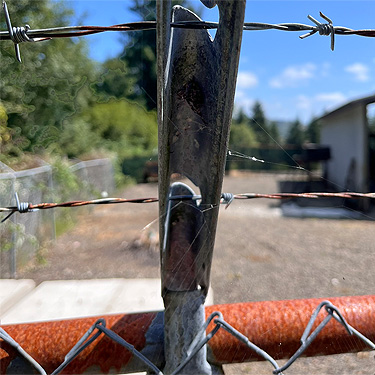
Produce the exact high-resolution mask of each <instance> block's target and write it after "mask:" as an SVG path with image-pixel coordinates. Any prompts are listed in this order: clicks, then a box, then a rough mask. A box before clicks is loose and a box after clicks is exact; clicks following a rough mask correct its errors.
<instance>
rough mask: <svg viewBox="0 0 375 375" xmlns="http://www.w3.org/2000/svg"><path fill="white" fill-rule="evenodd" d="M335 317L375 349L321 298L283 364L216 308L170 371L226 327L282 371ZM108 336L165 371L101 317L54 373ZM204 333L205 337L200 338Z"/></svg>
mask: <svg viewBox="0 0 375 375" xmlns="http://www.w3.org/2000/svg"><path fill="white" fill-rule="evenodd" d="M323 308H324V309H325V311H326V313H327V315H326V316H325V317H324V319H323V320H322V321H321V322H320V323H319V325H318V326H317V327H316V328H315V330H314V331H312V332H311V330H312V327H313V325H314V323H315V321H316V320H317V318H318V315H319V313H320V311H321V310H322V309H323ZM332 318H334V319H335V320H336V321H337V322H339V323H340V324H341V325H342V326H343V327H344V328H345V330H346V331H347V333H348V335H350V336H353V335H354V336H356V337H357V338H358V339H360V340H361V341H363V342H364V343H365V344H366V345H367V346H369V347H370V348H371V349H372V350H375V343H373V342H372V341H371V340H369V339H368V338H367V337H366V336H364V335H363V334H362V333H360V332H358V331H357V330H356V329H355V328H353V327H352V326H351V325H349V324H348V322H347V321H346V320H345V318H344V317H343V315H342V314H341V312H340V311H339V309H338V308H337V307H336V306H334V305H333V304H332V303H331V302H330V301H322V302H321V303H320V304H319V305H318V307H317V308H316V309H315V311H314V312H313V313H312V315H311V318H310V320H309V322H308V324H307V325H306V328H305V330H304V332H303V334H302V336H301V339H300V341H301V346H300V347H299V348H298V349H297V351H296V352H295V353H294V354H293V355H292V356H291V357H290V359H289V360H288V361H287V362H286V363H285V364H284V365H283V366H281V367H280V366H279V365H278V364H277V362H276V360H275V359H274V358H273V357H272V356H271V355H269V354H268V353H267V352H265V351H264V350H263V349H261V348H260V347H258V346H257V345H255V344H254V343H252V342H251V341H250V340H249V339H248V338H247V337H246V336H245V335H243V334H242V333H241V332H239V331H237V330H236V329H235V328H234V327H233V326H232V325H230V324H229V323H228V322H226V321H225V320H224V317H223V315H222V313H221V312H219V311H215V312H213V313H212V314H211V315H210V316H209V317H208V318H207V320H206V322H205V323H204V325H203V326H202V328H201V330H200V331H199V332H198V333H197V335H196V337H195V338H194V339H193V341H192V342H191V344H190V346H189V348H188V349H187V351H186V357H185V359H184V360H183V361H182V362H181V363H180V364H179V365H178V366H177V368H176V369H175V370H174V371H173V372H172V373H171V375H177V374H178V373H180V371H181V370H182V369H183V368H184V367H185V366H186V365H187V364H188V363H189V362H190V360H191V359H192V358H193V357H194V356H195V355H196V354H197V353H198V352H199V350H201V349H202V347H203V346H204V345H206V344H207V343H208V341H210V340H211V339H212V338H213V336H214V335H215V334H216V333H217V332H218V331H219V330H220V329H221V328H222V329H224V330H225V331H227V332H228V333H229V334H231V335H232V336H234V337H235V338H236V339H237V340H238V341H241V342H242V343H244V344H245V345H246V346H247V347H248V348H250V349H251V350H253V351H254V352H255V353H256V354H258V355H259V356H260V357H262V358H263V359H265V360H266V361H268V362H269V363H271V365H272V366H273V367H274V370H273V372H272V373H273V374H275V375H276V374H283V371H284V370H286V369H287V368H289V367H290V366H291V365H292V364H293V363H294V362H295V361H296V360H297V359H298V358H299V357H300V356H301V355H302V354H303V352H304V351H305V350H306V349H307V348H308V347H309V346H310V345H311V344H312V342H313V341H314V340H315V339H316V337H317V336H318V335H319V333H320V332H321V331H322V330H323V329H324V328H325V327H326V326H327V324H328V323H329V322H330V320H331V319H332ZM212 322H213V323H214V324H215V326H214V327H213V328H212V329H211V331H210V332H209V333H208V334H206V330H207V328H208V327H209V325H210V323H212ZM102 333H103V334H104V335H106V336H108V337H109V338H110V339H112V340H113V341H114V342H116V343H118V344H120V345H122V346H123V347H125V348H126V349H127V350H129V351H130V352H131V353H132V354H133V355H134V356H136V357H137V358H139V359H140V360H141V361H142V362H143V363H144V364H145V365H146V366H147V367H148V368H149V369H151V370H152V371H153V372H154V373H155V374H157V375H163V372H162V371H161V370H160V369H159V368H158V367H157V366H155V365H154V364H153V363H152V362H151V361H150V360H149V359H148V358H147V357H145V356H144V355H143V354H142V353H141V352H139V351H138V350H137V349H136V348H135V347H134V346H133V345H132V344H130V343H128V342H127V341H126V340H124V339H123V338H122V337H121V336H119V335H118V334H117V333H115V332H114V331H112V330H110V329H108V328H107V327H106V322H105V319H103V318H101V319H98V320H97V321H96V322H95V323H94V324H93V325H92V326H91V327H90V328H89V329H88V330H87V332H86V333H85V334H84V335H83V336H82V337H81V338H80V339H79V341H78V342H77V343H76V344H75V345H74V346H73V348H72V349H71V350H70V351H69V353H68V354H67V355H66V356H65V358H64V361H63V363H62V364H61V365H59V366H58V367H57V368H56V370H54V371H53V372H52V373H51V375H57V374H59V373H60V372H61V371H62V370H63V369H64V368H65V367H66V366H68V365H69V363H70V362H72V361H73V360H74V359H75V358H76V357H77V356H78V355H79V354H80V353H81V352H82V351H83V350H84V349H86V348H87V347H88V346H89V345H90V344H91V343H93V342H94V341H95V340H96V339H98V337H99V336H101V334H102ZM202 335H204V338H203V339H201V337H202ZM0 338H1V339H2V340H4V341H5V342H7V343H8V344H9V345H11V346H13V347H15V348H16V349H17V350H18V352H19V353H20V354H21V355H22V356H23V357H24V358H25V359H26V360H27V361H28V362H29V363H31V364H32V365H33V366H34V368H35V369H37V370H38V371H39V373H40V374H42V375H46V374H47V373H46V371H45V370H44V369H43V367H42V366H41V365H40V364H39V363H38V362H36V361H35V359H33V358H32V357H31V356H30V355H29V354H28V353H27V352H26V351H25V350H23V349H22V347H21V346H20V345H19V344H18V343H17V342H16V341H15V340H14V339H13V338H12V337H11V336H10V335H9V334H8V333H7V332H6V331H5V330H4V329H3V328H1V327H0Z"/></svg>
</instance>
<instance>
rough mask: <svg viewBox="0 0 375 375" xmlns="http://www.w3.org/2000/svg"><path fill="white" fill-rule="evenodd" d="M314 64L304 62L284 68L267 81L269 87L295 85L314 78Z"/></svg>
mask: <svg viewBox="0 0 375 375" xmlns="http://www.w3.org/2000/svg"><path fill="white" fill-rule="evenodd" d="M315 71H316V65H315V64H312V63H306V64H302V65H291V66H288V67H287V68H285V69H284V70H283V71H282V73H281V74H279V75H278V76H276V77H274V78H272V79H271V80H270V81H269V84H270V86H271V87H274V88H278V89H279V88H284V87H297V86H300V85H301V84H303V83H305V82H307V81H308V80H310V79H312V78H314V76H315Z"/></svg>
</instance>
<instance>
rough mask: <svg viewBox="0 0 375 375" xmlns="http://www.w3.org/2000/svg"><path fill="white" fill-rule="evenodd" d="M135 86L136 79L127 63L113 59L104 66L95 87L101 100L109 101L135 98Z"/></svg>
mask: <svg viewBox="0 0 375 375" xmlns="http://www.w3.org/2000/svg"><path fill="white" fill-rule="evenodd" d="M135 84H136V77H135V76H134V75H133V74H131V72H130V69H129V67H128V64H127V62H126V61H124V60H120V59H118V58H113V59H109V60H107V61H105V62H104V63H103V64H102V66H101V67H100V72H99V78H98V81H97V82H95V83H94V85H93V87H94V88H95V90H96V92H97V93H98V94H99V96H100V97H101V99H104V100H108V99H109V98H117V99H120V98H130V97H133V96H134V86H135Z"/></svg>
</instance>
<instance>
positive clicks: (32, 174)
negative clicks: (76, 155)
mask: <svg viewBox="0 0 375 375" xmlns="http://www.w3.org/2000/svg"><path fill="white" fill-rule="evenodd" d="M43 164H44V165H42V166H40V167H37V168H32V169H27V170H23V171H14V170H13V169H11V168H10V167H8V166H7V165H5V164H4V163H0V206H1V207H7V206H13V205H14V204H15V193H17V194H18V196H19V197H20V199H21V200H22V201H25V202H52V201H54V200H56V199H57V200H58V199H61V198H60V197H59V196H58V195H60V194H59V192H64V193H63V194H64V198H66V197H68V198H69V199H92V198H98V197H100V196H107V195H108V194H110V193H112V192H113V191H114V188H115V186H114V185H115V184H114V171H113V167H112V162H111V160H110V159H97V160H89V161H82V162H78V163H76V164H74V165H72V166H70V167H69V171H70V172H71V173H72V174H73V175H74V176H75V178H76V180H77V186H78V187H79V189H76V190H75V191H73V192H71V191H70V190H69V189H65V188H64V186H63V182H62V181H61V180H62V179H61V178H59V179H55V170H54V168H53V167H52V166H51V165H49V164H47V163H45V162H43ZM55 180H58V181H55ZM67 194H68V196H67ZM56 195H57V196H56ZM69 195H70V196H69ZM55 228H56V217H55V213H54V210H39V211H36V212H33V213H31V214H30V215H12V216H11V217H10V218H9V220H6V221H5V222H4V223H3V224H2V225H1V226H0V243H1V251H0V277H1V278H9V277H12V278H14V277H16V274H17V269H18V268H19V267H24V266H26V265H28V264H30V263H32V262H34V261H35V260H36V259H37V258H38V256H39V253H40V251H41V249H43V247H45V246H47V245H48V242H50V241H53V240H54V239H55V237H56V229H55Z"/></svg>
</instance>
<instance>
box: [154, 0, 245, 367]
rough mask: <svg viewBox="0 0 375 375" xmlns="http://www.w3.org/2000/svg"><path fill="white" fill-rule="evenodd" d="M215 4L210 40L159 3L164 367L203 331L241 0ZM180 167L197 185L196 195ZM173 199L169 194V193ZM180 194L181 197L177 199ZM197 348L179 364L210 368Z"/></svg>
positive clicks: (189, 17) (188, 17) (179, 11)
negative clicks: (214, 26) (214, 27)
mask: <svg viewBox="0 0 375 375" xmlns="http://www.w3.org/2000/svg"><path fill="white" fill-rule="evenodd" d="M202 2H203V4H204V5H206V6H208V7H214V6H215V5H216V3H217V5H218V7H219V12H220V23H219V27H218V30H217V33H216V36H215V39H214V40H212V38H211V36H210V34H209V33H208V31H207V30H202V29H201V30H196V29H186V28H176V27H173V28H171V27H170V22H171V21H172V22H179V21H197V20H199V18H198V17H197V16H196V15H195V14H194V13H193V12H191V11H189V10H187V9H185V8H183V7H181V6H175V7H174V8H173V10H172V18H171V19H170V1H168V2H166V1H162V0H161V1H159V3H158V22H157V23H158V29H157V31H158V34H157V48H158V95H159V96H158V119H159V200H160V214H161V218H162V220H161V223H160V244H161V275H162V295H163V299H164V305H165V329H164V333H165V359H166V366H165V369H164V372H165V373H166V374H170V373H171V372H172V370H174V369H175V368H176V367H177V366H178V365H179V363H180V362H182V360H183V359H184V358H185V357H186V355H187V349H188V347H189V344H190V343H191V341H192V339H193V338H194V336H196V335H203V334H204V332H200V331H201V328H200V327H201V326H202V325H203V322H204V300H205V297H206V295H207V291H208V288H209V279H210V270H211V261H212V252H213V247H214V241H215V232H216V225H217V218H218V212H219V203H220V198H221V188H222V182H223V176H224V168H225V161H226V154H227V143H228V137H229V127H230V122H231V117H232V109H233V100H234V92H235V86H236V78H237V69H238V60H239V53H240V46H241V39H242V27H243V21H244V13H245V0H231V1H230V0H228V1H215V0H202ZM176 173H177V174H179V175H181V176H183V177H184V178H187V179H189V180H190V182H191V183H192V184H194V185H195V186H197V187H198V188H199V189H200V195H201V201H200V203H197V200H196V199H194V197H192V196H194V195H195V193H194V191H193V190H191V188H189V187H188V186H187V185H185V184H182V183H175V184H172V175H173V174H176ZM177 196H178V197H179V198H176V197H177ZM181 196H182V197H183V198H181ZM205 350H206V349H205V348H202V349H201V351H200V352H199V353H198V354H197V355H196V357H195V358H194V359H193V360H192V361H190V362H189V363H188V365H187V366H186V367H185V368H184V369H183V370H182V372H181V373H184V374H211V373H212V369H211V367H210V365H209V364H208V362H207V359H206V351H205Z"/></svg>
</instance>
